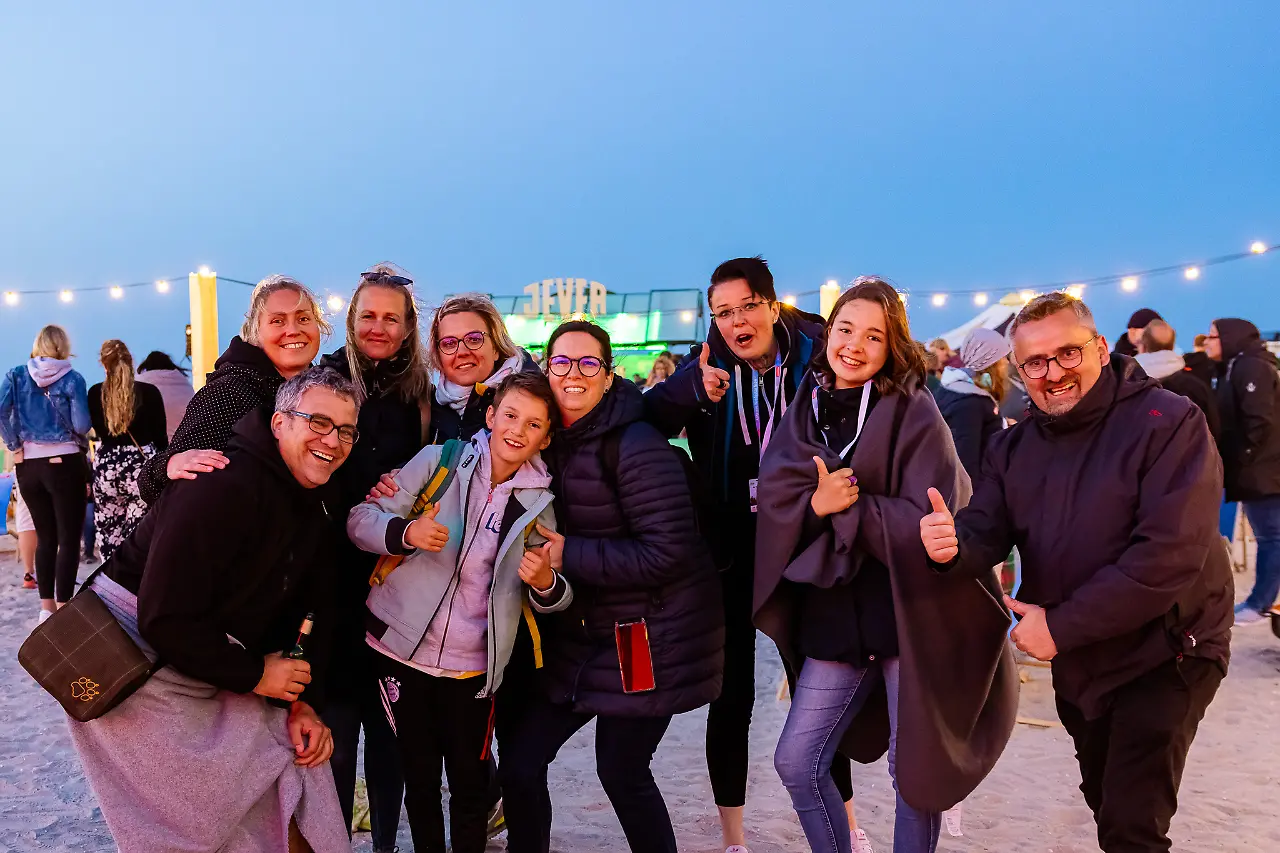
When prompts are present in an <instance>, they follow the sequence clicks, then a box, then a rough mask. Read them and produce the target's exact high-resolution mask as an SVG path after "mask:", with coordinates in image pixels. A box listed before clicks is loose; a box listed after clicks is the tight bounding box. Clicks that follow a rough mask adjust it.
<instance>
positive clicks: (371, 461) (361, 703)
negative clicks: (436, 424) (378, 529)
mask: <svg viewBox="0 0 1280 853" xmlns="http://www.w3.org/2000/svg"><path fill="white" fill-rule="evenodd" d="M402 272H403V271H402V270H399V269H398V268H396V267H394V266H393V265H391V264H377V265H375V266H373V267H371V268H370V269H369V270H368V271H367V272H364V273H361V275H360V282H359V284H357V285H356V290H355V293H354V294H352V296H351V302H350V303H349V304H348V306H347V325H346V333H347V334H346V339H347V340H346V344H345V345H344V346H343V347H342V348H341V349H339V350H336V351H335V352H333V353H331V354H329V355H327V356H325V357H324V358H322V359H321V360H320V364H321V366H324V367H328V368H331V369H332V370H334V371H335V372H337V373H339V374H340V375H342V376H343V377H345V378H347V379H350V380H352V387H354V388H355V391H356V399H357V400H359V401H360V420H359V427H360V434H361V435H362V436H363V439H362V440H361V441H359V442H357V443H356V444H355V445H353V446H352V448H351V454H350V456H349V457H348V459H347V462H346V464H345V465H343V466H342V468H341V469H340V470H339V471H338V473H337V476H336V477H335V482H336V483H337V486H338V502H337V513H336V514H337V516H338V517H339V518H341V519H342V520H343V524H344V528H343V535H342V536H341V544H340V546H339V551H338V560H337V569H336V573H337V583H338V590H337V609H336V619H337V622H336V624H335V625H334V649H333V656H332V658H331V660H332V664H331V667H330V669H331V671H330V673H329V677H328V691H327V693H328V704H327V707H326V708H325V712H324V721H325V723H326V724H327V725H328V726H329V727H330V728H331V729H332V730H333V776H334V780H335V781H336V782H337V785H338V799H339V801H340V802H341V803H342V811H343V814H344V816H345V817H346V821H347V826H348V827H350V826H351V815H352V810H353V808H354V803H355V786H356V760H357V753H358V752H359V746H360V730H361V728H363V729H364V742H365V746H364V773H365V782H366V788H367V790H368V793H369V822H370V826H371V828H372V830H373V839H372V841H373V849H374V850H375V851H376V853H390V851H392V850H394V849H395V846H396V830H397V829H398V827H399V825H400V810H401V809H400V807H401V803H402V802H403V801H404V776H403V774H402V772H401V769H400V753H399V750H398V748H397V746H396V737H395V732H393V731H392V729H391V725H390V723H388V722H387V715H386V713H385V712H384V710H383V707H382V697H381V694H380V692H379V690H378V677H377V673H376V671H375V666H374V664H375V662H376V660H377V655H375V654H374V653H373V652H372V651H370V649H369V647H368V645H367V644H366V643H365V624H364V623H365V616H366V615H367V611H366V609H365V599H366V598H367V597H368V595H369V575H370V574H372V572H373V570H374V567H375V566H376V565H377V558H376V557H375V556H374V555H373V554H370V553H368V552H367V551H364V550H362V549H361V548H360V547H359V546H358V545H356V544H355V543H353V542H352V541H351V540H350V539H349V538H348V537H347V535H346V529H345V523H346V518H347V516H348V515H349V513H350V512H351V508H352V507H354V506H356V505H358V504H359V503H361V502H362V501H363V500H364V499H365V495H366V493H368V492H369V491H370V489H372V488H373V487H374V485H375V484H376V483H377V482H378V478H379V477H380V476H381V475H382V474H384V473H386V472H388V471H391V470H393V469H397V468H400V467H401V466H402V465H404V464H405V463H406V462H408V461H409V460H410V459H412V458H413V457H414V454H416V453H417V452H418V451H419V450H421V449H422V447H423V445H424V444H425V443H426V437H427V432H428V429H429V426H430V418H431V402H430V393H431V380H430V376H429V370H428V368H427V362H426V350H425V348H424V347H423V346H422V335H421V332H420V331H419V324H418V304H417V300H416V299H415V298H414V293H413V281H412V279H410V278H409V277H408V276H405V275H402ZM393 495H394V493H393ZM439 810H440V806H439V803H438V802H437V804H436V811H437V812H439Z"/></svg>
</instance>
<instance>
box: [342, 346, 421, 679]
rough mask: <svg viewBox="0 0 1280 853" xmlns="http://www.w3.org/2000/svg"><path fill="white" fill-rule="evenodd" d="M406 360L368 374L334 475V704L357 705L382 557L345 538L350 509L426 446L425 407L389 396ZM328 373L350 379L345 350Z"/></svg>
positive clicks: (394, 360) (390, 362)
mask: <svg viewBox="0 0 1280 853" xmlns="http://www.w3.org/2000/svg"><path fill="white" fill-rule="evenodd" d="M405 361H406V360H405V359H404V358H392V359H388V360H386V361H382V362H380V363H379V364H377V365H376V366H374V367H373V368H371V369H370V370H368V371H367V372H366V375H365V377H364V383H365V389H366V391H367V392H368V396H367V397H365V400H364V402H363V403H361V405H360V417H359V419H358V421H357V423H356V425H357V426H358V427H359V429H360V440H359V441H357V442H356V443H355V444H354V445H352V447H351V453H350V455H349V456H347V461H346V462H344V463H343V465H342V467H341V468H339V469H338V471H337V472H336V473H335V474H334V477H333V479H334V483H335V485H336V501H335V503H336V508H337V511H336V512H334V517H335V518H338V519H341V523H342V524H343V525H344V528H343V530H342V532H341V534H340V535H339V536H338V543H339V544H338V552H337V555H338V556H337V561H336V568H335V574H336V584H337V588H336V595H335V600H336V611H335V625H334V626H333V627H334V632H333V638H334V639H333V656H332V663H331V672H330V676H329V679H328V682H329V694H330V695H331V696H333V697H334V698H335V699H337V698H339V697H341V698H343V699H355V698H356V696H355V695H354V694H355V691H356V690H358V689H359V688H360V685H361V683H362V679H361V675H362V668H363V667H364V665H365V664H364V663H363V661H365V660H366V659H367V654H366V653H365V640H364V635H365V629H364V618H365V599H366V598H367V597H368V595H369V575H370V574H372V573H373V569H374V566H376V565H377V562H378V557H377V555H376V554H370V553H368V552H367V551H363V550H361V549H360V548H357V547H356V546H355V545H353V544H352V543H351V540H350V539H348V538H347V536H346V531H345V524H346V518H347V515H348V514H349V513H350V512H351V508H352V507H354V506H356V505H357V504H359V503H362V502H363V501H364V499H365V497H366V496H367V495H368V494H369V490H370V489H372V488H373V487H374V485H375V484H376V483H377V482H378V479H379V478H380V477H381V476H382V475H383V474H386V473H388V472H390V471H391V470H392V469H394V468H403V467H404V466H405V464H406V463H407V462H408V461H409V460H410V459H412V458H413V457H414V456H415V455H416V454H417V452H418V451H419V450H421V449H422V448H423V447H424V446H425V444H426V442H425V441H423V423H422V422H423V407H422V406H420V405H419V404H418V403H417V402H416V401H405V400H404V399H402V398H401V396H400V395H399V393H398V392H397V391H395V390H389V389H390V388H391V386H392V384H393V383H394V381H395V378H396V376H397V374H398V373H399V371H400V370H403V369H404V365H405ZM320 366H321V367H328V368H331V369H333V370H334V371H336V372H337V373H339V374H340V375H342V376H343V377H345V378H347V379H350V378H351V367H350V365H349V364H348V363H347V353H346V349H340V350H338V351H336V352H334V353H331V354H329V355H326V356H324V357H323V358H321V359H320Z"/></svg>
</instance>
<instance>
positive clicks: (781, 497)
mask: <svg viewBox="0 0 1280 853" xmlns="http://www.w3.org/2000/svg"><path fill="white" fill-rule="evenodd" d="M923 371H924V361H923V357H922V355H921V353H920V351H919V349H918V348H917V347H916V346H915V343H914V341H913V340H912V339H911V331H910V328H909V326H908V324H907V313H906V308H905V307H904V306H903V304H902V302H901V300H900V299H899V298H898V294H897V291H896V290H895V289H894V288H893V287H892V286H891V285H889V284H888V283H886V282H885V281H883V280H881V279H877V278H872V277H864V278H859V279H857V280H855V281H854V283H853V286H852V287H850V288H849V289H848V290H846V291H845V292H844V294H843V295H842V296H841V297H840V298H839V300H838V301H837V302H836V304H835V306H834V308H833V309H832V311H831V316H830V318H829V319H828V321H827V328H826V347H825V350H824V351H823V352H822V353H821V354H820V355H819V356H818V357H817V358H815V359H814V361H813V367H812V370H811V371H810V372H809V376H808V378H806V380H805V383H804V384H803V385H802V386H801V388H800V390H799V393H798V394H797V404H796V405H794V406H792V407H791V409H790V410H789V411H788V413H787V416H786V418H784V420H783V422H782V426H781V429H780V431H779V434H778V436H777V438H776V439H775V440H774V449H772V450H771V451H770V452H769V453H768V454H767V455H766V456H765V458H764V462H763V463H762V464H761V468H760V496H761V500H760V526H759V528H758V530H757V536H756V551H757V561H758V563H757V571H756V588H755V619H756V624H757V625H759V626H760V628H761V630H763V631H764V632H765V633H766V634H768V635H769V636H770V638H772V639H773V641H774V642H775V643H777V645H778V649H779V651H780V652H781V653H782V654H783V656H784V657H785V658H786V659H787V660H788V661H789V662H790V664H791V666H792V667H793V668H794V669H797V670H798V671H799V677H798V678H797V681H796V687H795V693H794V696H793V698H792V701H791V709H790V712H789V713H788V714H787V722H786V725H785V726H784V727H783V730H782V735H781V737H780V738H779V740H778V745H777V750H776V752H775V754H774V766H775V768H776V769H777V771H778V775H779V776H780V777H781V778H782V782H783V784H784V785H785V786H786V788H787V791H788V793H789V794H790V795H791V800H792V803H793V805H794V807H795V810H796V813H797V814H798V815H799V817H800V824H801V826H802V827H803V829H804V832H805V837H806V838H807V839H808V841H809V846H810V848H811V849H812V850H813V851H815V853H819V851H821V853H828V851H829V853H849V852H850V851H851V850H854V849H856V848H855V847H854V846H853V844H852V839H851V838H850V833H849V826H848V823H847V821H846V819H845V812H844V810H843V809H841V808H840V795H839V791H838V789H837V788H836V786H835V784H834V781H833V780H832V778H831V774H830V768H831V763H832V760H833V757H834V755H835V754H836V751H837V749H839V750H841V751H843V752H844V753H845V754H846V755H850V756H852V757H854V758H856V759H857V760H859V761H863V762H871V761H875V760H876V759H878V758H879V757H880V756H881V755H883V754H884V753H885V752H886V751H887V752H888V754H889V772H890V775H891V777H892V779H893V782H894V787H895V790H896V791H897V793H898V797H897V808H896V819H895V824H894V833H893V843H894V846H893V849H894V850H895V851H897V853H926V851H928V853H932V851H933V850H934V849H936V846H937V842H938V834H939V832H940V830H941V827H942V812H944V811H946V810H948V809H950V808H952V807H953V806H955V805H956V804H957V803H959V802H961V801H962V800H963V799H964V798H965V797H966V796H967V795H968V794H969V793H970V792H971V791H972V790H973V789H974V788H975V787H976V786H977V785H978V783H979V782H981V781H982V779H983V778H984V777H985V776H986V775H987V773H988V772H990V770H991V768H992V767H993V766H994V765H995V763H996V760H997V759H998V758H999V756H1000V753H1001V751H1002V750H1003V749H1004V745H1005V744H1006V743H1007V742H1008V739H1009V736H1010V734H1011V733H1012V731H1013V725H1014V718H1015V717H1016V715H1017V704H1018V675H1017V668H1016V666H1015V665H1014V661H1013V655H1012V653H1011V650H1010V648H1009V643H1008V640H1007V638H1006V631H1007V630H1008V627H1009V616H1008V613H1007V611H1006V610H1005V609H1004V607H1002V606H1001V605H1000V603H999V598H998V595H999V588H998V587H997V586H996V582H995V576H994V574H993V573H992V572H991V571H990V568H989V567H988V571H987V573H986V575H985V576H977V577H975V578H959V577H954V578H948V577H945V576H941V575H937V574H936V573H934V572H931V571H930V570H929V566H928V563H927V561H926V559H925V555H924V553H923V552H922V551H921V550H920V549H919V548H914V549H913V548H910V547H907V546H906V545H905V543H907V542H909V541H910V540H909V537H910V536H913V535H914V534H915V533H916V531H917V529H918V525H919V517H920V513H921V512H922V511H923V510H924V509H927V507H928V500H929V498H928V497H927V495H926V492H927V490H928V488H929V484H930V483H933V482H937V483H940V484H941V487H942V491H943V492H944V493H945V494H946V496H947V500H949V501H951V502H952V504H953V505H956V506H958V505H962V504H963V503H964V502H965V501H966V500H967V499H968V495H969V478H968V476H966V475H965V472H964V469H963V467H962V466H961V465H960V460H959V459H958V458H957V456H956V452H955V449H954V447H953V446H952V444H951V438H950V435H949V433H948V431H947V426H946V424H945V423H944V422H943V420H942V418H941V416H940V415H939V414H938V409H937V406H936V405H934V401H933V398H932V396H930V394H929V392H928V391H927V390H926V389H925V388H924V387H923V385H922V383H921V381H920V380H921V376H922V374H923ZM934 494H937V493H936V492H935V493H934ZM941 499H942V498H941V497H938V500H941ZM994 562H995V561H993V563H994ZM886 723H887V725H886Z"/></svg>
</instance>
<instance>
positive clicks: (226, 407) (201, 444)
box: [138, 335, 284, 504]
mask: <svg viewBox="0 0 1280 853" xmlns="http://www.w3.org/2000/svg"><path fill="white" fill-rule="evenodd" d="M213 367H214V370H213V373H210V374H209V378H208V381H206V382H205V384H204V387H203V388H201V389H200V390H199V391H197V392H196V394H195V396H194V397H192V398H191V402H190V403H188V404H187V413H186V415H184V416H183V418H182V423H180V424H179V425H178V429H177V431H176V432H174V434H173V438H172V439H170V441H169V447H168V449H167V450H164V451H163V452H161V453H157V454H156V455H155V456H152V457H151V458H150V459H148V460H147V461H146V462H145V463H144V464H143V466H142V471H141V473H139V475H138V491H139V492H140V493H141V495H142V499H143V500H144V501H146V502H147V503H148V504H153V503H155V502H156V499H157V498H159V497H160V493H161V492H163V491H164V490H165V488H166V487H167V486H168V485H169V474H168V467H169V460H170V459H171V458H172V457H173V456H175V455H176V454H178V453H183V452H185V451H187V450H225V449H226V447H227V442H229V441H230V440H231V430H232V428H233V427H234V426H235V425H236V423H237V422H238V421H239V420H240V419H241V418H242V417H244V416H245V414H246V413H248V412H251V411H253V410H254V409H256V408H258V407H259V406H273V405H274V404H275V399H276V392H277V391H279V390H280V386H281V385H283V384H284V377H283V376H281V375H280V371H278V370H276V366H275V365H274V364H272V363H271V359H270V358H268V357H267V354H266V353H265V352H263V350H262V348H261V347H256V346H254V345H253V344H250V343H245V342H244V341H243V340H242V339H241V338H240V336H239V335H236V336H235V337H234V338H232V339H231V343H229V344H227V348H226V350H225V351H224V352H223V353H222V355H220V356H218V360H217V361H216V362H214V365H213Z"/></svg>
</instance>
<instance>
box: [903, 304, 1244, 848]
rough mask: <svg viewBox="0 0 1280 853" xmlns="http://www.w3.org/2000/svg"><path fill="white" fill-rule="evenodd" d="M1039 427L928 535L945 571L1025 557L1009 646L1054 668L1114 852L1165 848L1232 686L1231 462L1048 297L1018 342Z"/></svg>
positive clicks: (1022, 325) (1085, 787)
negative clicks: (1221, 532) (1190, 764)
mask: <svg viewBox="0 0 1280 853" xmlns="http://www.w3.org/2000/svg"><path fill="white" fill-rule="evenodd" d="M1009 334H1010V338H1011V340H1012V343H1013V358H1014V361H1015V363H1016V364H1017V367H1018V370H1019V372H1020V374H1021V376H1022V378H1023V380H1024V381H1025V382H1026V385H1027V391H1028V393H1029V394H1030V397H1031V401H1032V404H1033V405H1032V410H1031V417H1030V418H1028V419H1027V420H1025V421H1022V422H1020V423H1018V424H1017V425H1016V426H1014V427H1013V428H1012V429H1009V430H1006V431H1005V432H1003V433H1000V434H998V435H997V436H995V437H994V438H993V439H992V441H991V444H990V445H989V446H988V450H987V458H986V461H985V464H984V465H983V470H982V473H981V475H980V476H979V477H977V478H976V479H975V481H974V494H973V499H972V500H971V501H970V503H969V505H968V506H967V507H966V508H965V509H963V510H961V511H960V512H959V513H958V514H957V515H956V517H955V518H952V516H951V514H950V513H949V512H948V511H947V509H946V505H945V504H943V503H942V500H941V498H940V497H939V496H938V495H937V493H936V491H935V490H930V492H931V497H932V498H933V503H934V512H933V513H932V514H931V515H927V516H925V517H924V518H923V519H922V520H921V522H920V535H921V540H922V541H923V543H924V546H925V550H926V551H927V553H928V554H929V557H930V559H931V560H933V561H934V563H935V565H936V568H937V569H938V570H940V571H950V572H966V573H971V574H975V575H976V574H980V573H983V572H989V571H991V566H993V565H994V564H996V563H998V562H1000V561H1002V560H1003V559H1004V558H1005V556H1006V555H1007V554H1008V553H1009V549H1010V548H1011V547H1012V546H1015V545H1016V546H1017V547H1018V550H1019V552H1020V553H1021V554H1022V561H1023V572H1024V576H1023V583H1022V587H1021V590H1020V592H1019V599H1021V600H1020V601H1014V600H1013V599H1009V598H1007V597H1006V603H1008V604H1009V606H1010V608H1011V609H1013V610H1014V612H1015V613H1017V614H1018V615H1019V616H1020V617H1021V620H1020V622H1019V624H1018V627H1017V628H1016V629H1015V630H1014V632H1013V640H1014V642H1015V643H1016V644H1017V645H1018V647H1019V648H1020V649H1022V650H1023V651H1024V652H1026V653H1027V654H1029V655H1031V656H1032V657H1035V658H1038V659H1040V660H1051V661H1052V662H1053V686H1054V692H1055V693H1056V695H1057V705H1058V715H1059V717H1060V718H1061V719H1062V723H1063V725H1064V726H1065V727H1066V729H1067V731H1068V732H1069V733H1070V734H1071V737H1072V738H1073V739H1074V741H1075V746H1076V758H1077V759H1078V761H1079V763H1080V771H1081V776H1082V780H1083V781H1082V783H1081V785H1080V789H1081V791H1083V792H1084V797H1085V801H1086V802H1087V803H1088V805H1089V808H1090V809H1092V810H1093V814H1094V819H1095V820H1096V821H1097V825H1098V841H1099V844H1100V846H1101V847H1102V849H1103V850H1104V851H1106V853H1136V851H1167V850H1168V849H1169V839H1168V830H1169V822H1170V820H1171V819H1172V817H1173V815H1174V813H1175V811H1176V810H1177V795H1178V786H1179V783H1180V782H1181V777H1182V770H1183V767H1184V765H1185V762H1186V756H1187V751H1188V749H1189V748H1190V746H1191V741H1192V738H1194V736H1195V733H1196V728H1197V726H1198V725H1199V723H1200V720H1201V719H1202V718H1203V717H1204V713H1205V710H1206V709H1207V708H1208V706H1209V702H1210V701H1211V700H1212V699H1213V696H1214V694H1215V693H1216V691H1217V689H1218V685H1219V683H1220V682H1221V681H1222V678H1223V676H1224V675H1225V674H1226V668H1227V660H1228V657H1229V653H1230V627H1231V621H1232V599H1233V594H1234V593H1233V588H1232V580H1231V568H1230V565H1229V563H1228V558H1227V553H1226V550H1225V549H1224V548H1223V547H1222V541H1221V538H1220V537H1219V536H1218V531H1217V515H1218V503H1219V499H1220V495H1221V492H1222V466H1221V463H1220V461H1219V458H1218V454H1217V452H1216V450H1215V448H1214V446H1213V441H1212V439H1211V438H1210V436H1209V430H1208V427H1207V426H1206V424H1205V419H1204V415H1203V414H1202V413H1201V412H1200V410H1199V409H1198V408H1196V406H1194V405H1193V404H1192V403H1191V402H1190V401H1188V400H1187V399H1186V398H1185V397H1181V396H1179V395H1177V394H1174V393H1173V392H1171V391H1166V390H1164V389H1162V388H1161V387H1160V386H1159V383H1157V382H1156V381H1155V380H1153V379H1151V378H1149V377H1148V376H1146V374H1144V373H1143V371H1142V370H1141V369H1140V368H1138V366H1137V364H1136V363H1135V362H1134V361H1133V360H1132V359H1131V358H1129V357H1127V356H1123V355H1113V356H1109V355H1108V353H1107V344H1106V340H1105V339H1104V338H1103V337H1102V336H1101V335H1099V334H1098V331H1097V327H1096V325H1095V324H1094V321H1093V315H1092V314H1091V313H1090V312H1089V309H1088V308H1087V307H1086V306H1085V305H1084V303H1082V302H1080V301H1079V300H1076V299H1073V298H1071V297H1070V296H1067V295H1066V294H1062V293H1050V294H1047V295H1045V296H1041V297H1038V298H1036V299H1034V300H1032V301H1031V302H1030V303H1028V304H1027V306H1026V307H1025V308H1023V310H1022V311H1021V313H1020V314H1019V315H1018V317H1017V319H1015V321H1014V323H1013V325H1012V326H1011V328H1010V331H1009Z"/></svg>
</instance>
